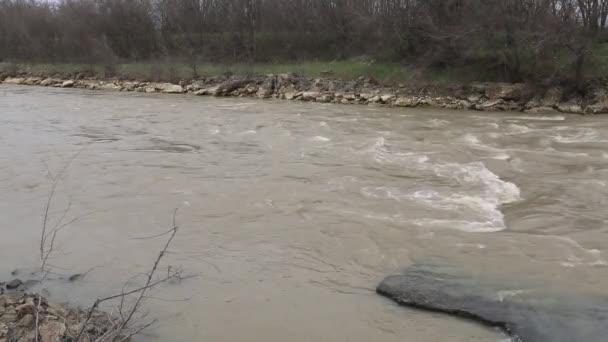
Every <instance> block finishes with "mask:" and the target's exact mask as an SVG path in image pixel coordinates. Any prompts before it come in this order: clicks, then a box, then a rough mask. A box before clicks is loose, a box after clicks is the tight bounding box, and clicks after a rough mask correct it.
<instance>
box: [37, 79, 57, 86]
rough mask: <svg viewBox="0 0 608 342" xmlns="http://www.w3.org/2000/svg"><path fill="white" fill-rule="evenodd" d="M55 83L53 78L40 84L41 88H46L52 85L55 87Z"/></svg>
mask: <svg viewBox="0 0 608 342" xmlns="http://www.w3.org/2000/svg"><path fill="white" fill-rule="evenodd" d="M54 83H55V80H53V79H52V78H45V79H44V80H42V82H40V85H41V86H44V87H48V86H50V85H53V84H54Z"/></svg>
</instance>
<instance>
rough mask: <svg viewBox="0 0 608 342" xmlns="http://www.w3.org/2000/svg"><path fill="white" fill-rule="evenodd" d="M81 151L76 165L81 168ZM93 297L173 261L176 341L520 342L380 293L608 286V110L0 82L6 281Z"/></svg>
mask: <svg viewBox="0 0 608 342" xmlns="http://www.w3.org/2000/svg"><path fill="white" fill-rule="evenodd" d="M74 156H75V158H74V160H73V161H72V162H71V163H70V160H71V159H72V158H73V157H74ZM65 166H68V167H67V168H66V172H65V174H64V175H63V177H61V180H60V182H59V185H58V187H57V191H56V196H55V197H54V200H53V207H52V208H51V209H52V210H51V213H50V214H51V215H50V216H51V224H54V222H56V221H57V220H59V219H60V218H61V217H62V216H64V213H65V212H66V210H65V209H66V208H68V207H69V211H67V214H65V218H64V222H68V221H70V220H72V219H75V221H74V222H73V223H71V224H70V225H68V226H66V228H65V229H63V230H62V231H61V233H60V234H59V236H58V238H57V245H56V248H55V253H54V254H53V256H52V260H51V261H50V262H51V264H52V265H53V266H54V267H56V268H55V270H56V272H57V273H62V274H70V273H75V272H83V271H87V270H89V269H91V268H94V269H93V270H92V271H91V272H90V273H89V274H87V276H86V277H85V278H84V279H83V280H82V281H80V282H76V283H69V284H65V283H63V282H59V281H56V282H53V281H50V282H49V285H47V287H48V290H49V292H50V293H51V294H52V296H55V298H59V299H65V300H67V299H69V300H70V301H72V302H74V301H76V302H77V303H78V304H82V305H86V304H87V303H90V302H91V301H92V300H93V299H94V298H96V297H98V296H102V295H107V294H111V293H115V292H119V291H120V288H121V286H122V284H123V283H125V281H127V280H128V279H130V278H132V277H133V276H134V275H137V274H139V273H141V272H145V271H146V270H148V269H149V267H150V266H151V265H150V264H151V263H152V261H153V259H154V258H155V257H156V255H157V253H158V250H159V248H160V247H161V245H162V243H163V241H160V240H154V239H139V238H140V237H146V236H150V235H155V234H158V233H161V232H163V231H165V230H166V229H167V228H168V227H169V226H170V225H171V216H172V212H173V209H174V208H179V212H178V216H177V221H178V224H179V226H180V231H179V234H178V236H177V238H176V240H175V243H174V245H173V246H172V248H171V251H172V253H171V254H170V258H169V259H168V260H169V262H170V264H171V265H172V266H173V267H181V268H183V270H184V273H187V274H196V275H197V277H196V278H193V279H188V280H186V281H183V282H182V283H181V284H167V285H165V286H163V287H162V288H160V289H156V291H155V292H154V294H153V297H154V298H150V299H149V300H148V301H147V308H148V310H149V311H150V314H151V315H152V316H154V317H155V318H158V319H159V320H160V323H159V324H158V325H157V326H156V327H155V328H153V329H152V330H150V331H148V335H147V336H145V338H146V339H151V340H159V341H160V340H172V341H194V340H204V341H260V342H262V341H263V342H266V341H280V340H290V341H294V342H295V341H302V342H303V341H350V342H359V341H361V342H362V341H400V342H403V341H411V342H431V341H442V342H443V341H462V342H464V341H493V342H496V341H501V340H504V338H505V337H504V336H501V335H500V334H499V333H498V332H496V331H493V330H489V329H485V328H482V327H479V326H476V325H474V324H471V323H470V322H465V321H460V320H457V319H452V318H449V317H445V316H442V315H438V314H427V313H422V312H417V311H412V310H408V309H404V308H400V307H397V306H395V305H394V304H392V303H390V302H389V301H387V300H385V299H383V298H381V297H379V296H377V295H376V294H375V293H374V288H375V286H376V285H377V284H378V283H379V282H380V280H382V278H383V277H384V276H386V275H388V274H394V273H398V272H399V271H400V270H402V269H404V268H405V267H407V266H408V265H410V264H412V263H414V262H418V261H421V260H422V261H429V260H431V261H433V262H437V261H440V262H449V263H450V264H454V265H457V266H458V267H460V268H464V269H467V270H468V271H470V272H473V273H476V274H493V275H502V276H506V277H509V278H510V279H519V278H521V279H527V280H526V281H537V282H538V283H541V284H544V286H547V287H552V288H553V287H555V288H560V289H567V290H571V291H577V292H585V293H595V294H601V295H608V289H607V288H606V284H608V272H607V271H608V268H607V266H608V256H607V255H606V254H607V253H608V214H607V211H606V207H607V204H608V117H603V116H597V117H581V116H561V115H552V116H522V115H520V114H517V113H496V114H491V113H478V112H451V111H438V110H419V109H416V110H402V109H388V108H374V107H364V106H338V105H322V104H314V103H295V102H275V101H257V100H249V99H216V98H200V97H187V96H171V95H167V96H162V95H158V94H154V95H144V94H124V93H120V94H119V93H104V92H88V91H81V90H63V89H49V88H36V87H16V86H15V87H14V86H0V191H1V194H2V195H1V197H0V215H1V217H2V224H1V229H2V235H1V244H0V279H2V278H4V279H6V278H8V277H10V275H9V273H10V271H11V270H12V269H14V268H27V267H32V266H35V265H37V263H38V260H37V258H38V247H37V244H38V234H39V232H40V226H41V220H42V216H43V209H44V206H45V203H46V201H47V198H48V193H49V189H50V187H51V180H50V179H49V177H48V173H49V172H50V173H51V174H52V175H53V176H54V177H56V176H57V175H58V174H60V170H61V169H62V168H64V167H65Z"/></svg>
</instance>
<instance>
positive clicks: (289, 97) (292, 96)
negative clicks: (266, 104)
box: [283, 91, 297, 100]
mask: <svg viewBox="0 0 608 342" xmlns="http://www.w3.org/2000/svg"><path fill="white" fill-rule="evenodd" d="M296 94H297V93H296V92H293V91H288V92H285V93H284V94H283V98H284V99H285V100H293V99H295V97H296Z"/></svg>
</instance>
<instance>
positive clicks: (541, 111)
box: [524, 107, 559, 115]
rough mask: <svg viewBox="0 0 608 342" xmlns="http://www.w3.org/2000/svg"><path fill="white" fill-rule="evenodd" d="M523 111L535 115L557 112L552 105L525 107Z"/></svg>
mask: <svg viewBox="0 0 608 342" xmlns="http://www.w3.org/2000/svg"><path fill="white" fill-rule="evenodd" d="M524 112H526V113H527V114H535V115H547V114H557V113H559V112H558V111H557V110H555V109H553V108H552V107H535V108H530V109H526V110H525V111H524Z"/></svg>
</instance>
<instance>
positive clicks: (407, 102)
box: [393, 96, 419, 107]
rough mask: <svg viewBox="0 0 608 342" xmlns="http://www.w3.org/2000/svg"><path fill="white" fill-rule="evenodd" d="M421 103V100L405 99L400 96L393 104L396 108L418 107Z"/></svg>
mask: <svg viewBox="0 0 608 342" xmlns="http://www.w3.org/2000/svg"><path fill="white" fill-rule="evenodd" d="M418 103H419V100H418V99H417V98H415V97H404V96H399V97H398V98H397V99H396V100H395V102H394V103H393V105H394V106H396V107H416V106H417V105H418Z"/></svg>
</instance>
